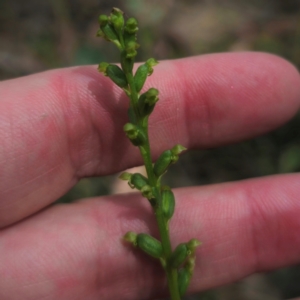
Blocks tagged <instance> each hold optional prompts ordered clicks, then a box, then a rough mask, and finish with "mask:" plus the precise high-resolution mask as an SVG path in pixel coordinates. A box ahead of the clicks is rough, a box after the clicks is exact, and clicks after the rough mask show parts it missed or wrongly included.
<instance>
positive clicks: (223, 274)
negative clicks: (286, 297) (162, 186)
mask: <svg viewBox="0 0 300 300" xmlns="http://www.w3.org/2000/svg"><path fill="white" fill-rule="evenodd" d="M147 86H148V87H152V86H153V87H156V88H158V89H159V91H160V100H159V102H158V104H157V106H156V108H155V111H154V113H153V115H151V118H150V141H151V145H152V150H153V159H156V158H157V157H158V155H159V154H160V153H161V152H162V151H163V150H165V149H167V148H171V147H172V146H174V145H175V144H177V143H180V144H182V145H184V146H186V147H187V148H198V149H199V148H207V147H217V146H219V145H224V144H230V143H236V142H239V141H241V140H245V139H250V138H252V137H255V136H258V135H261V134H264V133H266V132H268V131H270V130H273V129H275V128H277V127H279V126H281V125H282V124H284V123H285V122H287V121H288V120H289V119H291V118H292V117H293V116H294V115H295V113H296V112H297V111H298V109H299V105H300V76H299V73H298V71H297V70H296V69H295V68H294V67H293V66H292V65H291V64H290V63H288V62H287V61H285V60H283V59H282V58H279V57H276V56H273V55H269V54H264V53H251V52H245V53H227V54H213V55H203V56H199V57H191V58H185V59H180V60H176V61H162V62H160V64H159V65H158V66H156V67H155V72H154V74H153V75H152V76H151V77H150V78H149V80H148V82H147ZM127 107H128V100H127V98H126V96H125V95H124V94H123V92H122V91H121V90H120V89H119V88H118V87H116V86H115V85H114V84H113V83H112V82H111V81H110V80H109V79H108V78H106V77H104V76H103V75H102V74H99V73H98V72H97V70H96V67H95V66H87V67H74V68H67V69H60V70H53V71H48V72H44V73H40V74H35V75H30V76H26V77H23V78H18V79H13V80H8V81H3V82H1V83H0V145H1V148H0V170H1V172H0V228H1V229H0V261H1V263H0V279H1V280H0V299H1V300H14V299H18V300H19V299H22V300H33V299H47V300H51V299H53V300H54V299H60V300H67V299H70V300H71V299H72V300H76V299H78V300H82V299H85V300H94V299H95V300H96V299H97V300H98V299H102V300H107V299H113V300H114V299H120V300H125V299H126V300H127V299H128V300H129V299H131V300H132V299H137V300H141V299H153V298H155V297H158V296H161V295H166V293H167V287H166V280H165V277H164V274H163V271H162V270H161V267H160V266H159V264H158V263H157V262H156V261H155V260H152V259H151V258H150V259H149V257H147V256H146V255H144V254H143V253H140V252H139V251H137V250H133V249H132V248H131V247H130V246H128V245H126V244H122V242H121V237H122V236H123V235H124V234H125V233H126V232H127V231H129V230H131V231H136V232H151V233H152V234H154V235H157V234H158V231H157V229H156V224H155V220H154V217H153V213H152V212H151V208H150V207H149V205H148V203H147V201H146V200H145V199H144V198H142V197H141V196H140V195H139V194H138V193H137V194H136V193H134V194H123V195H112V196H104V197H95V198H90V199H85V200H82V201H79V202H77V203H72V204H63V205H62V204H61V205H55V206H51V204H52V203H53V202H55V201H56V200H57V199H58V198H59V197H60V196H62V195H63V194H64V193H66V192H67V191H68V190H69V189H70V188H71V187H72V186H73V185H74V184H75V183H76V182H77V181H78V180H79V179H80V178H83V177H88V176H102V175H107V174H112V173H116V172H119V171H122V170H124V169H125V168H128V167H132V166H137V165H139V164H141V163H142V161H141V158H140V156H139V155H138V150H137V149H136V148H134V147H133V146H132V145H131V144H130V142H129V141H128V140H127V138H126V137H125V134H124V132H123V131H122V127H123V125H124V123H126V120H127ZM199 168H201V166H199ZM174 192H175V196H176V211H175V215H174V217H173V219H172V221H171V239H172V241H173V243H174V245H176V244H178V243H180V242H184V241H187V240H188V239H189V238H198V239H200V240H201V241H202V243H203V244H202V246H200V247H199V248H198V249H197V262H196V269H195V274H194V277H193V279H192V283H191V286H190V289H189V292H196V291H201V290H204V289H208V288H213V287H216V286H219V285H222V284H227V283H230V282H234V281H237V280H239V279H241V278H243V277H245V276H247V275H249V274H252V273H255V272H260V271H269V270H273V269H276V268H280V267H283V266H288V265H292V264H296V263H299V262H300V251H299V250H300V235H299V232H300V217H299V216H300V176H299V174H297V173H294V174H286V175H274V176H268V177H262V178H254V179H250V180H243V181H238V182H231V183H223V184H215V185H209V186H201V187H191V188H180V189H175V190H174Z"/></svg>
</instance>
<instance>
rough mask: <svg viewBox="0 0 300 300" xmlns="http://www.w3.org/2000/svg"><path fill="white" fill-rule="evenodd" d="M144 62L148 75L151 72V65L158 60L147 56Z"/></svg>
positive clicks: (154, 64) (155, 63)
mask: <svg viewBox="0 0 300 300" xmlns="http://www.w3.org/2000/svg"><path fill="white" fill-rule="evenodd" d="M145 64H146V65H147V67H148V75H149V76H150V75H151V74H152V73H153V67H154V66H156V65H157V64H158V61H157V60H156V59H155V58H149V59H148V60H147V61H146V63H145Z"/></svg>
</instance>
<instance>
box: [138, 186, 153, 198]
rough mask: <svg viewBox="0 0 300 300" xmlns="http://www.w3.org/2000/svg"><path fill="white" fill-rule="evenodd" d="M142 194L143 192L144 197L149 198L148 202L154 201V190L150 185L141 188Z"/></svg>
mask: <svg viewBox="0 0 300 300" xmlns="http://www.w3.org/2000/svg"><path fill="white" fill-rule="evenodd" d="M141 192H142V195H143V197H145V198H147V199H148V200H152V199H153V198H154V195H153V190H152V187H151V186H150V185H144V186H143V187H142V188H141Z"/></svg>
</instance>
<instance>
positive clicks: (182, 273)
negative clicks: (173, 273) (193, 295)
mask: <svg viewBox="0 0 300 300" xmlns="http://www.w3.org/2000/svg"><path fill="white" fill-rule="evenodd" d="M190 280H191V274H190V273H189V272H188V270H186V269H185V268H183V269H180V270H179V271H178V289H179V295H180V296H181V297H182V296H183V295H184V294H185V292H186V290H187V288H188V286H189V284H190Z"/></svg>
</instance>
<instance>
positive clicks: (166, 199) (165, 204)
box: [161, 186, 175, 220]
mask: <svg viewBox="0 0 300 300" xmlns="http://www.w3.org/2000/svg"><path fill="white" fill-rule="evenodd" d="M161 197H162V200H161V201H162V211H163V214H164V216H165V218H166V220H170V219H171V218H172V216H173V214H174V210H175V197H174V194H173V192H172V191H171V189H170V187H168V186H164V187H163V189H162V193H161Z"/></svg>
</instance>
